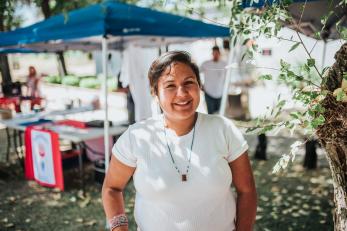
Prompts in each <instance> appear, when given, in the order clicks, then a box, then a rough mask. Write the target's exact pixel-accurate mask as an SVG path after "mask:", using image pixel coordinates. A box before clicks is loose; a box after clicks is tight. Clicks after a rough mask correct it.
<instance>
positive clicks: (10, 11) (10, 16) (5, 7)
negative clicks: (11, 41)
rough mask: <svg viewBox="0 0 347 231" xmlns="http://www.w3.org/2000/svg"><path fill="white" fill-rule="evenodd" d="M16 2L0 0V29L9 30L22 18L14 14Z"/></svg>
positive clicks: (18, 23) (17, 24)
mask: <svg viewBox="0 0 347 231" xmlns="http://www.w3.org/2000/svg"><path fill="white" fill-rule="evenodd" d="M15 7H16V2H15V1H11V0H1V1H0V31H9V30H12V29H14V28H16V27H18V26H19V25H20V23H21V22H22V18H21V16H20V15H15Z"/></svg>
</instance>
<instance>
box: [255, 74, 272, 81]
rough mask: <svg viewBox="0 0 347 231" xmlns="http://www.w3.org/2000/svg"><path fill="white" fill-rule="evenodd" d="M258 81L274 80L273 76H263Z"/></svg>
mask: <svg viewBox="0 0 347 231" xmlns="http://www.w3.org/2000/svg"><path fill="white" fill-rule="evenodd" d="M258 80H272V75H268V74H267V75H261V76H259V78H258Z"/></svg>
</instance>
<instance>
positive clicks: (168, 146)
mask: <svg viewBox="0 0 347 231" xmlns="http://www.w3.org/2000/svg"><path fill="white" fill-rule="evenodd" d="M164 134H165V140H166V146H167V149H168V150H169V154H170V157H171V161H172V164H173V165H174V167H175V169H176V170H177V172H178V174H179V175H180V176H181V180H182V181H187V175H188V172H189V168H190V160H191V157H192V150H193V144H194V138H195V124H194V127H193V137H192V143H191V144H190V150H189V155H188V164H187V167H186V172H185V173H184V174H183V173H182V172H181V171H180V169H179V168H178V167H177V164H176V162H175V159H174V158H173V156H172V152H171V149H170V145H169V143H168V141H167V135H166V130H165V125H164Z"/></svg>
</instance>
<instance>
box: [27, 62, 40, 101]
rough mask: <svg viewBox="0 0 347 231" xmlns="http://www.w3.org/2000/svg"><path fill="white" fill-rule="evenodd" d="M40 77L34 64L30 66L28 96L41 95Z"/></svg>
mask: <svg viewBox="0 0 347 231" xmlns="http://www.w3.org/2000/svg"><path fill="white" fill-rule="evenodd" d="M39 81H40V77H39V76H38V75H37V72H36V69H35V67H33V66H30V67H29V74H28V78H27V82H26V85H27V88H28V90H27V96H29V97H39V88H38V84H39Z"/></svg>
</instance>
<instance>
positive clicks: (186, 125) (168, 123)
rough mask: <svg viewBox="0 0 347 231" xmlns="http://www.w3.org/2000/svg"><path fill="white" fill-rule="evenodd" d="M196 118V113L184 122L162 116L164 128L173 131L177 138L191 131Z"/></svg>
mask: <svg viewBox="0 0 347 231" xmlns="http://www.w3.org/2000/svg"><path fill="white" fill-rule="evenodd" d="M197 117H198V113H197V112H195V113H194V115H193V116H191V117H189V118H188V119H185V120H176V119H174V118H170V117H167V116H165V114H164V120H165V127H167V128H170V129H172V130H174V131H175V133H176V135H177V136H183V135H185V134H187V133H189V132H190V131H191V130H192V128H193V127H194V125H195V122H196V119H197Z"/></svg>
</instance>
